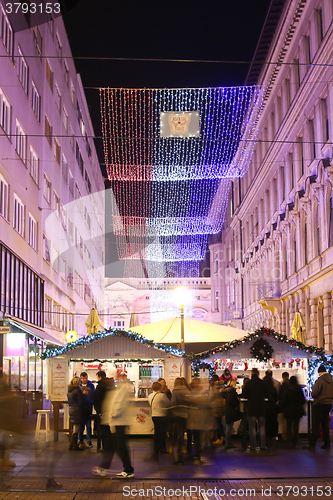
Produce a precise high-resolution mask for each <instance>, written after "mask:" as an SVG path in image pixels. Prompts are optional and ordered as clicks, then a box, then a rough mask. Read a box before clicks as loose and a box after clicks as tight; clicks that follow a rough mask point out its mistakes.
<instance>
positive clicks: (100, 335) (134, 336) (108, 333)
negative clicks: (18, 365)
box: [41, 328, 185, 359]
mask: <svg viewBox="0 0 333 500" xmlns="http://www.w3.org/2000/svg"><path fill="white" fill-rule="evenodd" d="M106 337H124V338H126V339H129V340H132V341H136V342H140V343H141V344H145V345H146V346H148V347H153V348H154V349H159V350H160V351H164V352H166V353H169V354H175V355H176V356H182V357H184V356H185V352H184V351H181V350H180V349H178V348H176V347H173V346H170V345H167V344H160V343H158V342H154V341H153V340H150V339H147V338H145V337H143V336H142V335H140V334H139V333H136V332H132V331H131V330H129V331H127V332H126V331H124V330H121V329H118V328H109V329H108V330H104V331H103V332H97V333H94V334H92V335H89V336H85V337H81V338H79V339H78V340H76V341H75V342H70V343H69V344H65V345H64V346H62V347H55V348H47V349H46V350H45V351H44V352H43V353H42V354H41V359H47V358H51V357H54V356H60V355H62V354H66V353H67V352H69V351H73V350H74V349H76V348H77V347H84V346H86V345H88V344H91V343H92V342H95V340H100V339H104V338H106Z"/></svg>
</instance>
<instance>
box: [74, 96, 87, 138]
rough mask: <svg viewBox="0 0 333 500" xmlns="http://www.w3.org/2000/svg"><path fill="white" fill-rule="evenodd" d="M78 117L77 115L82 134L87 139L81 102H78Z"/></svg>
mask: <svg viewBox="0 0 333 500" xmlns="http://www.w3.org/2000/svg"><path fill="white" fill-rule="evenodd" d="M76 115H77V121H78V122H79V126H80V130H81V134H82V135H83V137H85V130H86V129H85V125H84V121H83V117H82V112H81V108H80V104H79V101H76Z"/></svg>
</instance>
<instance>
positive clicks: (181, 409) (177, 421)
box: [171, 377, 190, 464]
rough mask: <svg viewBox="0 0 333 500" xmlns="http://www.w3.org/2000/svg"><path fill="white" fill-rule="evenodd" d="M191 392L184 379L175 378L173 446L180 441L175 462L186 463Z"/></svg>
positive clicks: (172, 401) (172, 399) (172, 398)
mask: <svg viewBox="0 0 333 500" xmlns="http://www.w3.org/2000/svg"><path fill="white" fill-rule="evenodd" d="M189 394H190V391H189V390H188V389H187V387H186V386H185V385H184V383H183V379H182V378H180V377H177V378H176V379H175V383H174V387H173V391H172V397H171V406H172V407H173V409H172V414H173V418H174V433H173V441H172V448H173V450H174V448H175V444H176V442H177V441H178V457H177V460H175V462H174V463H175V464H182V463H184V453H183V449H184V446H185V439H184V434H185V429H186V421H187V417H188V407H187V402H186V398H187V396H188V395H189Z"/></svg>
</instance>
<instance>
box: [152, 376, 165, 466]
mask: <svg viewBox="0 0 333 500" xmlns="http://www.w3.org/2000/svg"><path fill="white" fill-rule="evenodd" d="M161 388H162V386H161V384H160V382H154V383H153V385H152V390H153V392H152V393H151V394H149V396H148V402H149V404H150V406H151V415H152V419H153V422H154V452H153V455H152V458H154V459H155V460H156V459H157V458H158V454H159V453H161V452H163V451H164V447H165V435H166V431H167V427H168V423H169V421H168V417H167V414H168V408H169V406H170V401H169V399H168V397H167V396H166V395H165V394H164V393H163V392H161Z"/></svg>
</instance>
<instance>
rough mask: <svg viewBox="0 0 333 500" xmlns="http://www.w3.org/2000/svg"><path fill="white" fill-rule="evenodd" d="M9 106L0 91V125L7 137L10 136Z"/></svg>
mask: <svg viewBox="0 0 333 500" xmlns="http://www.w3.org/2000/svg"><path fill="white" fill-rule="evenodd" d="M10 118H11V106H10V104H9V101H8V100H7V98H6V97H5V95H4V94H3V92H2V91H1V89H0V125H1V127H2V128H3V130H4V131H5V132H6V134H7V135H10Z"/></svg>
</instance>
